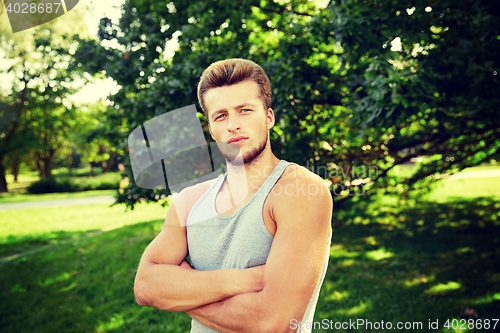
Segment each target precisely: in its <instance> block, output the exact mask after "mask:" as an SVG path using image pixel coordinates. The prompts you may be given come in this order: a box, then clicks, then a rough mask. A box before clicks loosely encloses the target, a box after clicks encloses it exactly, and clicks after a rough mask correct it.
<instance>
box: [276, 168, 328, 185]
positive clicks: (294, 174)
mask: <svg viewBox="0 0 500 333" xmlns="http://www.w3.org/2000/svg"><path fill="white" fill-rule="evenodd" d="M277 184H281V185H282V186H283V185H289V186H292V185H295V186H301V185H316V186H318V187H320V186H321V187H325V188H326V185H325V182H324V180H323V179H322V178H321V177H320V176H318V175H317V174H315V173H314V172H312V171H311V170H309V169H307V168H305V167H303V166H300V165H298V164H295V163H291V164H290V165H289V166H288V167H287V168H286V169H285V171H284V172H283V175H282V176H281V178H280V179H279V180H278V183H277Z"/></svg>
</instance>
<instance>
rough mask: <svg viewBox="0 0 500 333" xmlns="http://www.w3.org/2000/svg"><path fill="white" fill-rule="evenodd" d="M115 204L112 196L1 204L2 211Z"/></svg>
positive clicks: (0, 209)
mask: <svg viewBox="0 0 500 333" xmlns="http://www.w3.org/2000/svg"><path fill="white" fill-rule="evenodd" d="M113 202H115V197H114V196H112V195H106V196H98V197H88V198H70V199H57V200H45V201H32V202H13V203H3V204H0V211H2V210H12V209H25V208H40V207H54V206H71V205H97V204H112V203H113Z"/></svg>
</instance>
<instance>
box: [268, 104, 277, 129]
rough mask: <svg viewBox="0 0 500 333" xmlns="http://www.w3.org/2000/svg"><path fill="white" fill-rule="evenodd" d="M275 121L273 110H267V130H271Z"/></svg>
mask: <svg viewBox="0 0 500 333" xmlns="http://www.w3.org/2000/svg"><path fill="white" fill-rule="evenodd" d="M275 121H276V119H275V118H274V111H273V109H271V108H269V109H267V129H268V130H269V129H271V128H273V126H274V124H275Z"/></svg>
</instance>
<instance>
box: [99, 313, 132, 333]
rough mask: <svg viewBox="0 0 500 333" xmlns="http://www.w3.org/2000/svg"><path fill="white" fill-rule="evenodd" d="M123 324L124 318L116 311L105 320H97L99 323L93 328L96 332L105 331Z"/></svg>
mask: <svg viewBox="0 0 500 333" xmlns="http://www.w3.org/2000/svg"><path fill="white" fill-rule="evenodd" d="M123 324H125V320H124V319H123V315H121V314H119V313H117V314H114V315H113V317H111V319H110V320H109V321H108V322H107V323H103V322H99V325H98V326H97V327H96V328H95V331H96V332H97V333H101V332H107V331H109V330H113V329H117V328H119V327H121V326H123Z"/></svg>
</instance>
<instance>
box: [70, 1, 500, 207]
mask: <svg viewBox="0 0 500 333" xmlns="http://www.w3.org/2000/svg"><path fill="white" fill-rule="evenodd" d="M123 13H124V14H123V16H122V18H121V20H120V23H119V24H118V25H113V24H111V22H110V21H109V20H107V19H103V20H102V21H101V25H100V30H99V31H100V32H99V37H100V40H99V41H93V40H89V41H87V42H84V43H82V46H81V48H80V49H79V52H78V58H79V59H80V61H81V63H82V64H84V65H85V68H86V69H87V70H88V71H90V72H91V73H105V74H106V75H108V76H110V77H112V78H113V79H115V80H116V81H117V82H118V84H119V85H120V86H121V89H120V91H119V92H118V93H117V94H116V95H114V96H113V97H112V101H113V103H114V104H113V108H112V110H111V112H110V113H109V115H108V117H107V122H109V123H110V124H111V126H110V127H111V128H113V130H114V131H115V133H116V134H118V135H119V134H120V133H121V134H122V135H121V137H122V140H125V139H126V137H127V135H128V133H129V132H130V131H131V130H132V129H134V128H135V127H137V126H139V125H140V124H142V123H143V122H144V121H147V120H149V119H151V118H153V117H155V116H158V115H160V114H162V113H164V112H168V111H170V110H174V109H176V108H179V107H182V106H185V105H189V104H193V103H196V102H197V99H196V86H197V82H198V78H199V76H200V75H201V73H202V71H203V69H204V68H206V67H207V66H208V65H210V63H212V62H214V61H217V60H221V59H225V58H232V57H239V58H246V59H250V60H253V61H255V62H257V63H259V64H261V65H262V67H263V68H264V69H265V70H266V72H267V73H268V75H269V77H270V79H271V84H272V87H273V105H272V107H273V109H274V110H275V112H276V117H277V125H276V126H275V128H274V130H273V131H272V133H271V140H272V145H273V147H274V148H273V150H274V151H275V152H276V153H277V154H278V156H279V157H280V158H284V159H288V160H291V161H295V162H297V163H299V164H302V165H308V166H310V167H311V166H312V165H313V164H314V165H315V168H314V171H315V172H317V173H319V174H320V175H321V176H323V177H324V178H325V179H329V180H331V181H332V193H333V194H334V195H336V196H338V198H339V199H343V198H347V197H349V196H350V195H352V193H353V191H355V190H356V189H357V188H359V190H360V191H361V190H362V191H368V192H370V191H371V192H373V191H375V190H377V189H380V188H383V189H385V190H386V191H391V192H397V193H404V192H406V191H408V190H410V189H415V188H420V189H422V188H426V186H427V184H428V183H429V182H431V181H433V180H434V179H436V178H438V177H435V175H436V174H437V173H446V172H454V171H457V170H460V169H462V168H464V167H467V166H471V165H475V164H478V163H482V162H484V161H488V160H489V159H492V158H497V157H498V155H499V153H498V151H499V150H498V149H499V147H500V140H498V139H499V126H498V125H499V123H498V117H494V115H495V112H496V113H498V106H499V101H498V97H497V96H498V91H497V87H498V76H497V72H498V71H499V64H498V61H499V59H500V54H499V52H500V48H499V47H498V46H499V42H500V37H499V36H500V30H499V22H500V20H499V15H498V11H497V10H496V7H495V6H494V5H493V4H492V3H491V2H489V1H482V0H470V1H465V2H463V3H460V4H456V3H454V2H452V1H437V2H432V4H431V2H427V1H423V0H422V1H410V2H406V3H401V2H400V1H396V0H393V1H388V2H383V3H379V2H376V1H368V0H366V1H355V0H352V1H347V0H345V1H338V2H337V1H330V2H326V3H325V2H319V1H301V0H299V1H276V2H274V1H265V0H262V1H260V0H259V1H254V0H247V1H243V2H238V3H236V2H229V1H222V2H213V1H206V0H200V1H190V2H188V3H187V2H181V1H172V2H170V3H168V4H167V5H166V6H165V3H164V2H161V1H156V0H148V1H137V0H129V1H127V2H126V3H125V4H124V8H123ZM176 37H178V45H179V47H178V50H177V51H176V52H175V55H174V56H173V57H169V56H168V52H167V50H166V49H165V45H166V42H168V41H169V40H172V39H175V38H176ZM109 41H113V42H114V43H115V45H118V46H117V47H111V46H109V45H111V44H110V43H109ZM89 59H90V61H89ZM199 110H201V109H199ZM200 117H203V116H202V115H200ZM421 155H426V156H428V158H427V160H426V162H425V163H422V164H421V166H420V168H419V169H418V170H417V171H416V172H414V174H413V175H412V176H411V177H407V178H399V177H396V176H395V175H394V174H392V173H391V170H392V169H393V168H394V167H395V166H397V165H401V164H403V163H405V162H408V161H409V160H410V159H411V158H412V157H416V156H421ZM318 167H320V168H318ZM128 170H129V172H130V168H128ZM372 170H373V171H374V172H370V171H372ZM129 178H130V179H133V177H132V175H129ZM361 187H363V188H361ZM159 194H161V192H159V191H156V190H143V189H140V188H138V187H137V186H135V185H134V184H133V182H131V185H130V187H129V190H128V191H127V192H124V193H123V195H121V196H120V197H119V198H118V202H124V203H126V204H128V205H130V206H133V205H134V204H135V203H136V201H137V200H138V199H140V198H147V199H149V200H153V201H155V200H158V199H157V198H158V197H159ZM163 194H168V193H163Z"/></svg>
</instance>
